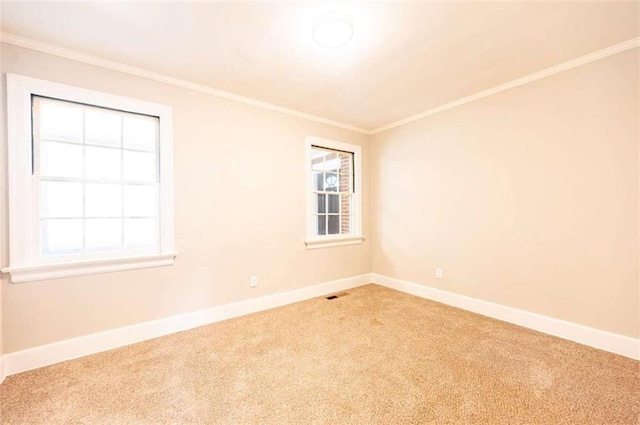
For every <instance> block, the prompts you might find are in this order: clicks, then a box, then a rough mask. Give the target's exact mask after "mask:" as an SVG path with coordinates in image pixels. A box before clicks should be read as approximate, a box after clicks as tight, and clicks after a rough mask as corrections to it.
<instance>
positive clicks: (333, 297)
mask: <svg viewBox="0 0 640 425" xmlns="http://www.w3.org/2000/svg"><path fill="white" fill-rule="evenodd" d="M346 295H349V294H348V293H346V292H342V293H340V294H333V295H329V296H328V297H326V298H327V299H328V300H335V299H336V298H342V297H344V296H346Z"/></svg>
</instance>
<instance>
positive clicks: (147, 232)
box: [124, 218, 158, 249]
mask: <svg viewBox="0 0 640 425" xmlns="http://www.w3.org/2000/svg"><path fill="white" fill-rule="evenodd" d="M157 236H158V225H157V220H156V219H155V218H126V219H125V220H124V245H125V248H126V249H151V248H156V247H157V242H158V239H157Z"/></svg>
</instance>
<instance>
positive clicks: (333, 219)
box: [327, 215, 340, 235]
mask: <svg viewBox="0 0 640 425" xmlns="http://www.w3.org/2000/svg"><path fill="white" fill-rule="evenodd" d="M328 217H329V220H328V225H327V233H328V234H330V235H337V234H339V233H340V216H339V215H330V216H328Z"/></svg>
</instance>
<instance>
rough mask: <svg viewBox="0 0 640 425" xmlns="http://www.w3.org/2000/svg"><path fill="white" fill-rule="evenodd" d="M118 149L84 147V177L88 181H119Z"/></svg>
mask: <svg viewBox="0 0 640 425" xmlns="http://www.w3.org/2000/svg"><path fill="white" fill-rule="evenodd" d="M120 153H121V151H120V150H119V149H107V148H96V147H93V146H86V147H85V176H86V177H87V178H90V179H108V180H120V169H121V164H120V162H121V160H120Z"/></svg>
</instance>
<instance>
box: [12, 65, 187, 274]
mask: <svg viewBox="0 0 640 425" xmlns="http://www.w3.org/2000/svg"><path fill="white" fill-rule="evenodd" d="M7 84H8V105H9V158H10V166H9V209H10V261H11V265H10V267H9V268H7V269H4V270H3V271H5V272H9V273H11V275H12V281H14V282H24V281H31V280H42V279H48V278H55V277H65V276H76V275H82V274H92V273H101V272H106V271H116V270H126V269H132V268H141V267H151V266H157V265H168V264H171V263H172V262H173V257H174V255H175V254H174V252H173V224H172V189H171V188H172V165H171V133H170V129H171V109H170V108H169V107H167V106H163V105H157V104H153V103H148V102H143V101H139V100H135V99H129V98H122V97H118V96H112V95H108V94H104V93H100V92H94V91H90V90H84V89H78V88H74V87H70V86H65V85H61V84H56V83H50V82H47V81H42V80H35V79H32V78H27V77H21V76H16V75H9V76H8V78H7Z"/></svg>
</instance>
